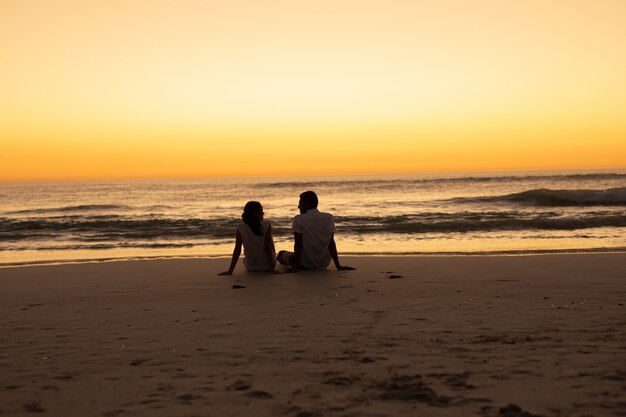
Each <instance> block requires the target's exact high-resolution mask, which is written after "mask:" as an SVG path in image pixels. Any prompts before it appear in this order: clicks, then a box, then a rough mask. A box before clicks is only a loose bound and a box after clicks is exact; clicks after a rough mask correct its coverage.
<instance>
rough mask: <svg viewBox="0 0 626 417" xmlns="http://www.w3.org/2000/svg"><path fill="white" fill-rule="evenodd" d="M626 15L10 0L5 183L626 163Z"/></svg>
mask: <svg viewBox="0 0 626 417" xmlns="http://www.w3.org/2000/svg"><path fill="white" fill-rule="evenodd" d="M307 3H308V2H307ZM625 28H626V2H623V1H621V0H602V1H595V2H592V1H584V0H575V1H565V0H563V1H554V2H549V4H548V2H543V1H538V0H531V1H527V2H517V3H512V2H500V1H495V0H481V1H478V2H472V4H471V5H470V4H467V5H465V4H459V3H458V2H456V1H440V2H432V3H431V2H414V1H402V0H390V1H387V2H356V1H341V2H326V1H321V2H315V3H312V2H311V4H305V3H304V2H303V3H302V4H300V2H289V1H282V0H281V1H279V0H275V1H268V2H263V3H262V4H260V3H259V4H249V2H242V1H228V2H227V1H212V2H206V1H186V2H184V3H183V4H182V5H173V4H172V5H157V4H154V2H149V1H146V0H142V1H139V0H135V1H128V2H121V1H112V2H107V3H106V4H104V3H102V4H94V3H93V2H86V1H70V0H66V1H58V2H44V1H4V2H2V3H0V60H1V62H2V63H3V65H2V66H0V91H2V94H1V97H0V149H1V150H2V152H1V154H2V164H0V180H3V181H12V180H39V179H44V180H45V179H82V178H84V179H90V178H93V179H95V178H103V179H104V178H145V177H199V176H233V175H244V176H251V175H252V176H254V175H264V176H267V175H307V174H333V173H334V174H348V173H376V172H381V173H385V172H437V171H498V170H500V171H502V170H539V169H592V168H598V169H603V168H623V167H626V77H624V74H626V29H625Z"/></svg>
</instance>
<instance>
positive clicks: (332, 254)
mask: <svg viewBox="0 0 626 417" xmlns="http://www.w3.org/2000/svg"><path fill="white" fill-rule="evenodd" d="M328 251H329V252H330V257H331V258H333V262H334V263H335V268H337V270H338V271H352V270H354V269H355V268H352V267H351V266H346V265H341V264H340V263H339V254H338V253H337V244H336V243H335V235H332V236H331V238H330V244H329V245H328Z"/></svg>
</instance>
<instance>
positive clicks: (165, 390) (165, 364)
mask: <svg viewBox="0 0 626 417" xmlns="http://www.w3.org/2000/svg"><path fill="white" fill-rule="evenodd" d="M341 260H342V263H344V264H346V265H350V266H354V267H356V268H357V269H356V270H355V271H337V270H335V269H332V268H330V269H328V270H324V271H302V272H300V273H297V274H263V273H250V272H246V271H245V270H244V268H243V266H242V265H241V264H239V265H238V267H237V268H236V270H235V274H234V275H233V276H229V277H223V276H217V273H218V272H221V271H223V270H225V269H226V267H227V264H228V262H227V260H226V259H207V258H196V259H177V260H175V259H160V260H150V261H149V262H146V261H141V260H137V261H128V262H99V263H91V264H88V263H82V264H66V265H43V266H40V267H29V268H20V267H18V268H5V269H2V270H0V282H1V283H2V286H3V291H2V292H0V329H2V331H1V333H0V366H1V367H2V369H3V372H2V373H0V404H1V405H0V415H11V416H15V417H20V416H23V417H26V416H29V415H32V413H33V412H37V413H40V414H41V415H45V416H51V417H57V416H58V417H66V416H75V415H76V416H78V415H89V416H91V415H93V416H107V417H125V416H129V417H131V416H146V415H150V416H153V417H177V416H180V417H183V416H185V417H186V416H191V415H194V416H196V415H198V416H199V415H202V416H206V415H224V416H242V417H248V416H249V417H259V416H279V417H303V416H316V417H319V416H329V417H346V416H377V417H383V416H386V417H387V416H388V417H391V416H398V415H428V416H435V417H439V416H441V417H450V416H457V415H464V416H476V417H502V416H505V415H506V416H522V415H527V416H533V417H537V416H540V417H562V416H567V415H571V416H574V415H576V416H579V415H580V416H582V415H594V416H612V415H623V414H624V413H625V412H626V390H624V382H626V369H625V368H624V366H623V365H622V364H624V363H626V319H625V317H626V315H625V313H626V307H625V306H624V304H625V302H624V300H625V299H626V281H625V280H624V276H626V253H615V254H607V253H600V254H598V253H595V254H589V253H587V254H556V255H545V254H543V255H538V256H445V257H441V256H439V257H438V256H415V257H409V256H395V257H391V256H382V257H373V256H369V257H353V256H343V257H342V258H341Z"/></svg>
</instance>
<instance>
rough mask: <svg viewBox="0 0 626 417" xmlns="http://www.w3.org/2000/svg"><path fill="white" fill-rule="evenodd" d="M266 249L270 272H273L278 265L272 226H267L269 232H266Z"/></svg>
mask: <svg viewBox="0 0 626 417" xmlns="http://www.w3.org/2000/svg"><path fill="white" fill-rule="evenodd" d="M264 246H265V247H264V249H265V257H266V259H267V265H268V271H273V270H274V266H275V265H276V258H275V257H274V255H273V254H274V253H276V249H275V248H274V238H273V237H272V225H271V224H270V225H268V226H267V231H266V232H265V241H264Z"/></svg>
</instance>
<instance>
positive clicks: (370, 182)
mask: <svg viewBox="0 0 626 417" xmlns="http://www.w3.org/2000/svg"><path fill="white" fill-rule="evenodd" d="M607 180H626V174H618V173H597V174H570V175H505V176H465V177H443V178H442V177H436V178H435V177H433V178H406V179H397V178H393V179H347V180H341V181H337V180H319V181H314V180H306V181H277V182H262V183H257V184H254V186H255V187H257V188H266V187H269V188H302V189H305V188H314V187H330V188H333V187H337V188H341V187H357V186H372V187H387V186H399V185H403V186H407V185H421V184H431V183H441V184H450V183H477V184H480V183H505V182H511V181H542V182H543V181H607Z"/></svg>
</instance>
